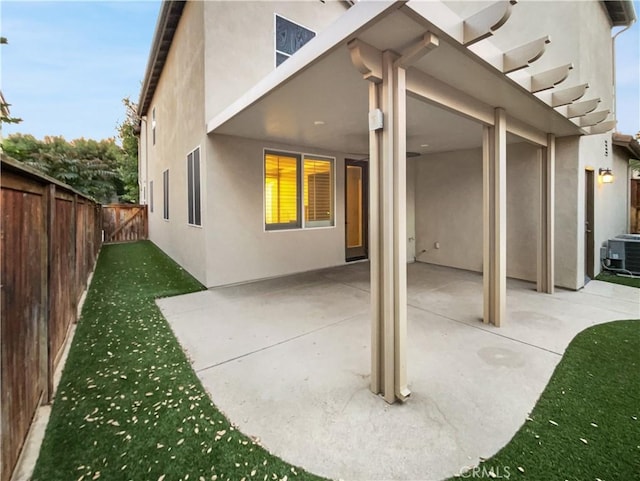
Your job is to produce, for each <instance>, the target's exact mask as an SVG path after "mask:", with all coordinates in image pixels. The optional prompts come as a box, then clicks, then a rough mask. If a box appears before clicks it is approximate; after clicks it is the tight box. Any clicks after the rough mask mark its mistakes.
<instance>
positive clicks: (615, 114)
mask: <svg viewBox="0 0 640 481" xmlns="http://www.w3.org/2000/svg"><path fill="white" fill-rule="evenodd" d="M634 23H636V19H635V18H634V19H633V20H631V22H630V23H629V25H627V26H626V27H624V28H623V29H622V30H620V31H619V32H616V34H615V35H614V36H613V37H611V63H612V64H613V68H612V69H611V72H612V74H613V75H612V76H613V89H612V92H613V102H612V105H611V108H612V109H613V119H614V120H616V121H617V120H618V93H617V92H616V38H618V35H620V34H621V33H624V32H626V31H627V30H629V29H630V28H631V27H632V26H633V24H634ZM617 131H618V129H617V128H616V132H617Z"/></svg>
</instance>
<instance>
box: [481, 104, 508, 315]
mask: <svg viewBox="0 0 640 481" xmlns="http://www.w3.org/2000/svg"><path fill="white" fill-rule="evenodd" d="M506 124H507V122H506V112H505V110H504V109H502V108H496V109H495V122H494V125H493V126H491V127H490V126H485V127H484V130H483V135H482V157H483V214H484V215H483V217H484V218H483V227H484V228H483V237H484V239H483V244H484V249H483V251H484V252H483V269H482V272H483V283H484V316H483V320H484V322H485V323H491V324H494V325H495V326H497V327H499V326H500V324H501V323H502V321H503V319H504V314H505V305H506V285H507V284H506V282H507V271H506V267H507V262H506V261H507V130H506Z"/></svg>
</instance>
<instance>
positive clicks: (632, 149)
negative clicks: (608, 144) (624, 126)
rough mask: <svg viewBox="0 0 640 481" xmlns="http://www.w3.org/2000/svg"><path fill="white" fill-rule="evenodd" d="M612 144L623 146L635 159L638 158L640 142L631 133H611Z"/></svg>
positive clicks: (639, 158) (639, 155) (639, 156)
mask: <svg viewBox="0 0 640 481" xmlns="http://www.w3.org/2000/svg"><path fill="white" fill-rule="evenodd" d="M612 141H613V145H617V146H618V147H623V148H625V149H627V150H628V151H629V153H630V154H631V155H633V156H634V158H635V159H638V160H640V143H638V141H637V140H636V139H635V138H634V137H633V136H632V135H624V134H620V133H618V132H616V133H614V134H613V138H612Z"/></svg>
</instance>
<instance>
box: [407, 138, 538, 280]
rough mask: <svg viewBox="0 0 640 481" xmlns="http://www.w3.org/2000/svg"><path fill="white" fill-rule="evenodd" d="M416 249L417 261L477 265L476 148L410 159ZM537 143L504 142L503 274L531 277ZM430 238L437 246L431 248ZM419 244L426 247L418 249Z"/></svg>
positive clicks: (478, 176) (478, 198)
mask: <svg viewBox="0 0 640 481" xmlns="http://www.w3.org/2000/svg"><path fill="white" fill-rule="evenodd" d="M416 167H417V168H416V207H415V212H416V252H417V259H418V260H419V261H421V262H428V263H433V264H439V265H445V266H451V267H456V268H460V269H467V270H472V271H477V272H481V271H482V239H483V227H482V151H481V150H480V149H473V150H461V151H456V152H445V153H440V154H433V155H428V156H423V157H421V158H420V159H419V160H417V165H416ZM538 183H539V163H538V154H537V148H536V147H534V146H532V145H530V144H527V143H516V144H510V145H509V146H508V148H507V276H509V277H512V278H517V279H525V280H529V281H535V279H536V269H537V235H538V222H539V220H538V216H539V212H538V210H537V209H538V205H539V198H540V193H539V184H538ZM436 242H437V243H439V246H440V247H439V248H436V247H435V245H436ZM423 250H425V251H426V252H422V251H423Z"/></svg>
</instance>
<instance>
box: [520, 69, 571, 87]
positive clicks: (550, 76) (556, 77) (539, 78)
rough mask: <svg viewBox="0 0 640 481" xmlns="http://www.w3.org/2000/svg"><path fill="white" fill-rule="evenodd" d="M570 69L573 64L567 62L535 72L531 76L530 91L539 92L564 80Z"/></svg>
mask: <svg viewBox="0 0 640 481" xmlns="http://www.w3.org/2000/svg"><path fill="white" fill-rule="evenodd" d="M571 69H573V64H570V63H569V64H566V65H562V66H560V67H556V68H553V69H551V70H547V71H546V72H541V73H538V74H535V75H534V76H532V77H531V89H530V90H531V93H536V92H541V91H543V90H547V89H550V88H553V87H554V86H556V85H558V84H559V83H561V82H563V81H564V80H566V78H567V77H568V76H569V72H570V70H571Z"/></svg>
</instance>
